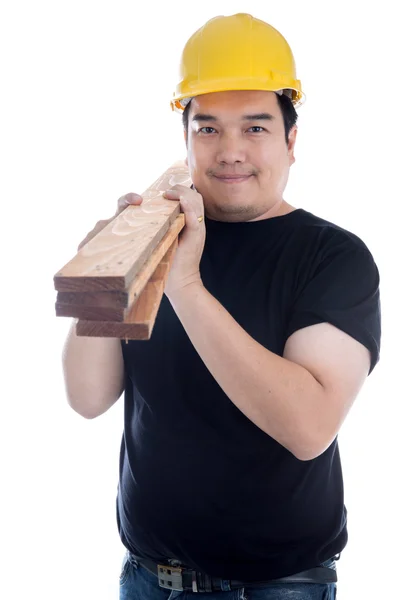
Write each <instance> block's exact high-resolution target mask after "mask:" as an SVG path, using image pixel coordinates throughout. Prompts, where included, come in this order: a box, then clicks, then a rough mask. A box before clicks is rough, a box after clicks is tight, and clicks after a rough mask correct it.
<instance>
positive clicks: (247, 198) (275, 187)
mask: <svg viewBox="0 0 400 600" xmlns="http://www.w3.org/2000/svg"><path fill="white" fill-rule="evenodd" d="M296 133H297V127H296V126H294V127H293V128H292V130H291V132H290V134H289V145H287V143H286V140H285V128H284V122H283V117H282V113H281V110H280V107H279V104H278V100H277V95H276V94H275V93H274V92H263V91H229V92H216V93H212V94H204V95H202V96H197V97H196V98H193V100H192V101H191V105H190V112H189V122H188V133H187V137H186V135H185V139H186V145H187V153H188V154H187V160H188V166H189V170H190V174H191V177H192V181H193V184H194V186H195V188H196V189H197V191H198V192H199V193H200V194H201V195H202V196H203V199H204V204H205V209H206V214H207V216H208V217H209V218H211V219H216V220H219V221H250V220H254V219H259V218H261V219H262V218H266V217H267V216H268V213H269V212H271V214H273V213H274V207H275V210H276V208H277V207H278V205H279V204H280V203H281V202H282V194H283V191H284V189H285V187H286V184H287V180H288V177H289V169H290V166H291V165H292V164H293V162H294V160H295V159H294V156H293V151H294V145H295V139H296Z"/></svg>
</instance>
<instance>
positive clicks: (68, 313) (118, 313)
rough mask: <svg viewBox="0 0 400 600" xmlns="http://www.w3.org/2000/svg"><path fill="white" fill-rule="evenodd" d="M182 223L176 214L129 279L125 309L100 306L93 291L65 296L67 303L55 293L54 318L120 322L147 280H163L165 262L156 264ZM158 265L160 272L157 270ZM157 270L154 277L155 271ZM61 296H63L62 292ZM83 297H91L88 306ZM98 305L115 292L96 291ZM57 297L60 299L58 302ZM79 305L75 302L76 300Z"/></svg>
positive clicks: (160, 259) (118, 300)
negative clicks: (135, 272) (156, 243)
mask: <svg viewBox="0 0 400 600" xmlns="http://www.w3.org/2000/svg"><path fill="white" fill-rule="evenodd" d="M184 224H185V216H184V214H183V213H181V214H180V215H178V217H177V218H176V219H175V221H174V223H173V224H172V225H171V227H170V229H169V230H168V232H167V233H166V235H165V236H164V237H163V239H162V240H161V242H160V243H159V244H158V246H157V248H156V249H155V250H154V251H153V253H152V254H151V256H150V258H149V259H148V260H147V262H146V263H145V265H144V266H143V267H142V269H141V271H140V272H139V273H138V275H137V276H136V277H135V279H134V280H133V282H132V284H131V287H130V289H129V292H128V293H127V294H126V304H125V306H121V304H119V305H118V306H112V305H111V306H104V305H101V304H97V303H96V302H95V299H96V295H97V293H93V292H82V293H76V294H74V293H72V292H71V293H69V294H67V296H65V295H64V297H67V299H68V300H69V302H67V303H66V302H62V298H63V296H62V294H63V293H62V292H59V293H58V296H57V302H56V316H58V317H75V318H78V319H84V320H93V321H124V320H125V319H126V317H127V316H128V312H129V310H130V308H131V306H132V304H133V303H134V302H135V301H136V300H137V298H138V297H139V295H140V294H141V292H142V291H143V290H144V288H145V286H146V285H147V283H148V281H149V280H151V278H152V276H153V274H154V276H156V277H157V278H158V279H160V277H161V278H163V274H164V273H165V272H166V266H167V265H166V263H165V262H160V261H162V259H163V257H164V256H165V255H166V253H167V251H168V249H169V248H170V246H171V244H172V243H173V241H174V240H175V239H176V238H177V237H178V235H179V233H180V232H181V230H182V229H183V227H184ZM158 266H160V269H157V267H158ZM156 271H157V274H155V272H156ZM64 294H65V293H64ZM85 294H88V295H89V296H90V298H91V302H92V304H89V303H88V302H87V301H86V299H85ZM99 294H102V296H101V302H104V300H103V298H104V296H105V295H106V294H112V295H113V297H114V296H115V294H118V292H117V293H116V292H100V293H99ZM60 297H61V300H60ZM80 299H81V300H83V302H79V300H80ZM116 302H120V298H119V297H118V296H117V297H116Z"/></svg>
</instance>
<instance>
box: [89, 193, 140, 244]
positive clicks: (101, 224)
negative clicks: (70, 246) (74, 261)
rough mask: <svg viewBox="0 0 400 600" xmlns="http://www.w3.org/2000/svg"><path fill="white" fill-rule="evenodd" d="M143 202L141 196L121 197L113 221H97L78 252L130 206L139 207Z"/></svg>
mask: <svg viewBox="0 0 400 600" xmlns="http://www.w3.org/2000/svg"><path fill="white" fill-rule="evenodd" d="M142 202H143V198H142V197H141V196H139V194H134V193H132V192H130V193H129V194H125V196H121V198H119V199H118V203H117V210H116V211H115V215H114V216H113V217H111V219H106V220H103V221H97V223H96V225H95V226H94V228H93V229H92V231H90V232H89V233H88V234H87V236H86V237H85V239H84V240H82V241H81V243H80V244H79V246H78V251H79V250H80V249H81V248H83V246H85V244H87V243H88V242H90V240H91V239H93V238H94V236H95V235H97V234H98V233H100V231H102V230H103V229H104V228H105V227H106V226H107V225H108V224H109V223H111V221H112V220H113V219H115V217H117V216H118V215H119V214H120V213H122V211H123V210H125V208H126V207H127V206H129V205H131V204H133V205H135V206H139V205H140V204H142Z"/></svg>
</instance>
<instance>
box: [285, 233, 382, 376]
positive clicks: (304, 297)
mask: <svg viewBox="0 0 400 600" xmlns="http://www.w3.org/2000/svg"><path fill="white" fill-rule="evenodd" d="M320 256H321V255H320ZM379 283H380V276H379V271H378V267H377V265H376V264H375V261H374V259H373V256H372V254H371V252H370V251H369V250H368V248H367V247H366V246H365V245H363V244H356V243H355V242H354V241H353V240H351V239H349V240H347V241H343V239H341V240H340V241H339V240H338V241H337V242H334V241H333V240H331V242H330V244H329V247H328V248H327V249H326V251H325V252H324V253H322V256H321V258H320V262H319V263H318V264H316V265H314V267H313V268H312V269H309V271H308V275H307V277H306V278H305V280H304V279H303V281H302V282H301V283H300V285H299V286H298V290H297V293H296V297H295V300H294V302H293V305H292V310H291V312H290V314H289V319H288V328H287V332H286V339H287V338H288V337H289V336H291V335H292V333H294V332H295V331H297V330H298V329H302V328H303V327H308V326H309V325H315V324H317V323H324V322H327V323H331V324H332V325H334V326H335V327H337V328H338V329H341V330H342V331H344V332H346V333H347V334H348V335H351V336H352V337H353V338H354V339H356V340H357V341H359V342H360V343H361V344H363V345H364V346H366V348H368V350H369V351H370V352H371V366H370V370H369V373H368V375H370V374H371V372H372V371H373V369H374V368H375V366H376V364H377V362H378V361H379V358H380V343H381V304H380V291H379Z"/></svg>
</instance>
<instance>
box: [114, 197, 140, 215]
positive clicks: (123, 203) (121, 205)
mask: <svg viewBox="0 0 400 600" xmlns="http://www.w3.org/2000/svg"><path fill="white" fill-rule="evenodd" d="M142 202H143V198H142V196H140V195H139V194H135V193H134V192H129V193H128V194H125V195H124V196H121V198H119V199H118V207H117V215H119V213H121V212H122V211H123V210H125V208H126V207H127V206H130V205H133V206H139V205H140V204H142Z"/></svg>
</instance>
